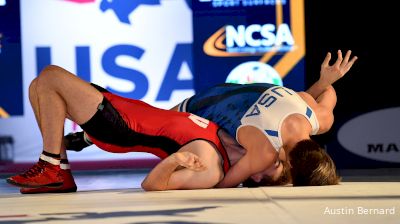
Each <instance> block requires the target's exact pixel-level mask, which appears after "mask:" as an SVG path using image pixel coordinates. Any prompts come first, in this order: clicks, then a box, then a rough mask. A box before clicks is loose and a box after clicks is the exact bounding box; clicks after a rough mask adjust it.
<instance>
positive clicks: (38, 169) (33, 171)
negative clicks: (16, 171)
mask: <svg viewBox="0 0 400 224" xmlns="http://www.w3.org/2000/svg"><path fill="white" fill-rule="evenodd" d="M46 165H47V162H45V161H42V160H39V162H38V163H36V164H35V165H33V166H32V167H31V168H30V169H29V170H28V171H26V172H25V173H23V174H21V176H23V177H34V176H37V175H39V174H41V173H43V170H44V169H45V167H46Z"/></svg>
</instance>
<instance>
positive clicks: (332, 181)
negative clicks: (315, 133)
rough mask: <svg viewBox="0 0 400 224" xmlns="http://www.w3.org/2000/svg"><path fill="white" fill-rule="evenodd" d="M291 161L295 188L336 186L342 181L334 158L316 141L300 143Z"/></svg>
mask: <svg viewBox="0 0 400 224" xmlns="http://www.w3.org/2000/svg"><path fill="white" fill-rule="evenodd" d="M289 159H290V165H291V166H292V167H291V169H290V173H291V177H292V183H293V186H322V185H336V184H338V183H339V182H340V180H341V178H340V177H339V175H338V174H337V171H336V166H335V163H334V162H333V160H332V158H331V157H330V156H329V155H328V153H327V152H326V151H325V150H324V149H323V148H321V147H320V145H319V144H318V143H317V142H315V141H314V140H311V139H306V140H302V141H300V142H298V143H297V144H296V145H295V147H294V148H293V149H292V150H291V151H290V152H289Z"/></svg>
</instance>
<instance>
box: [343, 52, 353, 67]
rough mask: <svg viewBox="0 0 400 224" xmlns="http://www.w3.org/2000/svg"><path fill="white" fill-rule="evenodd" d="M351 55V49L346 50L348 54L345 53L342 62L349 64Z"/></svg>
mask: <svg viewBox="0 0 400 224" xmlns="http://www.w3.org/2000/svg"><path fill="white" fill-rule="evenodd" d="M350 55H351V50H348V51H347V52H346V55H345V56H344V58H343V62H342V64H347V63H348V61H349V59H350Z"/></svg>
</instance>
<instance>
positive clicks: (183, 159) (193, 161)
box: [173, 152, 207, 171]
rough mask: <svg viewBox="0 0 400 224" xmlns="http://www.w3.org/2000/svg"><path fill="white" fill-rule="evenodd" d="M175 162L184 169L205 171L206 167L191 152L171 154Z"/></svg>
mask: <svg viewBox="0 0 400 224" xmlns="http://www.w3.org/2000/svg"><path fill="white" fill-rule="evenodd" d="M173 155H174V159H175V161H176V162H177V163H178V164H179V165H180V166H183V167H185V168H188V169H191V170H194V171H202V170H205V169H207V168H206V166H204V164H203V163H202V162H201V161H200V158H199V157H198V156H197V155H196V154H193V153H191V152H176V153H174V154H173Z"/></svg>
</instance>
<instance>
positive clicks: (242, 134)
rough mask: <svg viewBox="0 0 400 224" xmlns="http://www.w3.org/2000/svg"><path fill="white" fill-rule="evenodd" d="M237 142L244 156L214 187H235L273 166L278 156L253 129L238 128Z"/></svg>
mask: <svg viewBox="0 0 400 224" xmlns="http://www.w3.org/2000/svg"><path fill="white" fill-rule="evenodd" d="M238 141H239V143H240V144H241V145H242V146H243V147H244V148H245V149H246V154H245V155H244V156H243V157H242V158H241V159H239V161H238V162H237V163H236V164H234V165H233V166H232V167H231V169H230V170H229V171H228V173H227V174H226V175H225V177H224V179H223V180H222V181H221V182H219V183H218V185H217V186H216V187H220V188H226V187H237V186H238V185H239V184H240V183H242V182H243V181H245V180H246V179H247V178H249V177H250V176H251V175H254V174H256V173H259V172H261V171H263V170H265V169H266V168H268V167H270V166H271V165H273V164H274V162H275V160H276V157H277V156H278V153H277V152H276V151H275V149H273V147H272V145H271V143H270V142H269V141H268V139H267V138H266V137H265V135H264V134H263V133H262V132H261V131H260V130H259V129H257V128H255V127H252V126H245V127H242V128H240V129H239V131H238Z"/></svg>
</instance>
